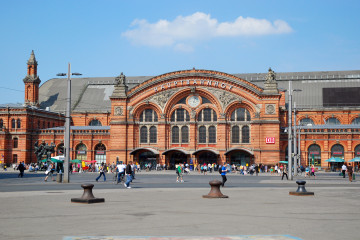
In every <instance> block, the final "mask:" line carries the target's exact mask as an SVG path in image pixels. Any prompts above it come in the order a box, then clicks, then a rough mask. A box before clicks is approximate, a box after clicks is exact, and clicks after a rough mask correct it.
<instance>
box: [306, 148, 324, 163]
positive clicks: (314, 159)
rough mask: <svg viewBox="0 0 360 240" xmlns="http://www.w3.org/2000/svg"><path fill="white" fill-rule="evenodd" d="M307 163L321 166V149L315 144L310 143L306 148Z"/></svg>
mask: <svg viewBox="0 0 360 240" xmlns="http://www.w3.org/2000/svg"><path fill="white" fill-rule="evenodd" d="M308 152H309V155H308V160H309V161H308V165H309V166H311V165H314V166H315V167H321V149H320V146H319V145H317V144H312V145H310V146H309V148H308Z"/></svg>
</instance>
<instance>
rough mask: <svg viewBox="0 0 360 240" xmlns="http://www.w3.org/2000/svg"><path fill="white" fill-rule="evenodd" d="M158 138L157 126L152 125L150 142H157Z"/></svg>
mask: <svg viewBox="0 0 360 240" xmlns="http://www.w3.org/2000/svg"><path fill="white" fill-rule="evenodd" d="M156 139H157V131H156V127H154V126H152V127H150V143H156Z"/></svg>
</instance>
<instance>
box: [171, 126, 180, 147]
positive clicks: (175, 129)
mask: <svg viewBox="0 0 360 240" xmlns="http://www.w3.org/2000/svg"><path fill="white" fill-rule="evenodd" d="M171 131H172V134H171V135H172V138H171V139H172V143H179V127H177V126H175V127H173V128H172V130H171Z"/></svg>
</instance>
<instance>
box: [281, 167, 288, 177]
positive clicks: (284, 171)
mask: <svg viewBox="0 0 360 240" xmlns="http://www.w3.org/2000/svg"><path fill="white" fill-rule="evenodd" d="M284 176H286V180H289V177H288V174H287V167H284V169H283V171H282V177H281V180H283V179H284Z"/></svg>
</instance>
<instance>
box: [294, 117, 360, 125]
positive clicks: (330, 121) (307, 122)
mask: <svg viewBox="0 0 360 240" xmlns="http://www.w3.org/2000/svg"><path fill="white" fill-rule="evenodd" d="M324 123H325V124H326V125H341V122H340V121H339V119H337V118H335V117H331V118H328V119H326V120H325V121H324ZM310 124H311V125H315V124H314V121H313V120H312V119H311V118H303V119H301V120H300V125H301V126H307V125H310ZM351 124H352V125H360V118H359V117H358V118H355V119H354V120H353V121H352V122H351Z"/></svg>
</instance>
